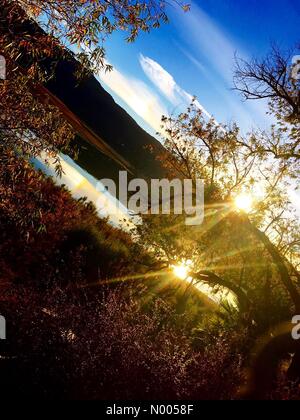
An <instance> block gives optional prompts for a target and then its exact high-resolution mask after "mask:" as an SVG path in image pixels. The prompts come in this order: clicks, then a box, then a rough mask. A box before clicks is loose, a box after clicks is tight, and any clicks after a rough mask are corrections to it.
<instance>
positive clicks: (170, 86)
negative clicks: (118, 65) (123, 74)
mask: <svg viewBox="0 0 300 420" xmlns="http://www.w3.org/2000/svg"><path fill="white" fill-rule="evenodd" d="M140 64H141V67H142V69H143V71H144V73H145V74H146V76H147V77H148V78H149V79H150V80H151V82H152V83H153V84H154V85H155V86H156V87H157V88H158V89H159V90H160V91H161V92H162V94H163V95H164V96H165V97H166V98H167V99H168V100H169V101H170V102H171V103H172V104H173V105H181V104H182V103H183V104H184V105H187V104H190V102H191V101H192V99H193V96H192V95H191V94H190V93H188V92H186V91H185V90H184V89H182V88H181V87H180V86H179V85H178V84H177V83H176V81H175V79H174V77H173V76H172V75H171V74H170V73H168V72H167V70H165V69H164V68H163V67H162V66H161V65H160V64H159V63H157V62H156V61H154V60H152V59H151V58H149V57H144V56H143V55H142V54H141V55H140ZM195 105H196V106H197V107H198V108H199V109H201V111H202V112H203V113H204V114H205V115H206V116H207V117H208V118H211V115H210V114H209V112H208V111H206V109H205V108H204V107H203V106H202V105H201V104H200V102H199V101H195Z"/></svg>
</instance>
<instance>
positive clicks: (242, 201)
mask: <svg viewBox="0 0 300 420" xmlns="http://www.w3.org/2000/svg"><path fill="white" fill-rule="evenodd" d="M234 204H235V206H236V208H237V209H238V210H240V211H243V212H245V213H249V212H250V211H251V210H252V208H253V198H252V196H251V195H250V194H246V193H242V194H239V195H237V196H236V197H235V200H234Z"/></svg>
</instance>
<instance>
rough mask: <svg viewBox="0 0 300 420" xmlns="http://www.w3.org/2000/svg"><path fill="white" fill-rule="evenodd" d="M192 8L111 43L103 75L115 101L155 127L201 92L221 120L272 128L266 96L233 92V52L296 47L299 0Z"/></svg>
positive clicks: (234, 1) (206, 1) (219, 0)
mask: <svg viewBox="0 0 300 420" xmlns="http://www.w3.org/2000/svg"><path fill="white" fill-rule="evenodd" d="M189 3H191V6H192V7H191V11H190V12H189V13H183V12H182V11H181V10H180V9H179V8H176V7H172V8H170V9H169V11H168V15H169V17H170V24H168V25H163V26H162V27H161V28H160V29H158V30H154V31H152V32H151V33H150V34H142V35H141V36H140V37H139V38H138V40H137V41H136V42H135V43H133V44H127V43H125V42H124V37H125V36H124V33H122V32H118V33H115V34H114V35H113V36H112V38H111V39H110V40H109V42H108V43H107V58H108V61H109V62H110V63H111V64H112V65H113V66H114V71H113V72H111V73H107V74H104V73H100V75H99V79H100V81H101V82H102V83H103V84H104V87H105V88H106V89H107V90H108V91H109V92H110V93H111V94H112V95H113V97H114V98H115V100H116V101H117V102H118V103H119V104H120V105H121V106H122V107H123V108H125V109H126V110H127V112H128V113H130V115H132V116H133V117H134V118H135V119H136V121H137V122H138V123H139V124H140V125H142V126H143V127H144V128H145V129H146V130H147V131H148V132H150V133H152V134H153V133H155V131H156V130H157V129H158V127H159V125H160V118H161V115H162V114H170V113H177V112H179V111H181V110H183V109H184V108H185V107H186V105H187V104H188V103H189V102H190V98H191V96H192V95H196V96H197V99H198V106H199V107H201V108H202V109H203V110H204V112H205V113H207V115H213V116H214V117H215V118H216V120H217V121H219V122H224V123H229V122H231V121H237V122H238V123H239V125H240V126H241V127H242V129H243V131H246V130H248V129H250V128H251V127H262V128H264V127H266V126H268V125H269V124H270V122H271V121H270V117H268V116H266V115H265V108H266V107H265V104H264V103H262V102H257V101H255V102H246V103H245V102H242V101H241V98H240V96H239V95H238V93H237V92H234V91H232V90H231V87H232V69H233V57H234V54H235V52H236V53H237V54H238V55H239V56H241V57H243V58H250V57H251V56H253V55H256V56H261V55H264V54H265V53H266V52H267V51H268V49H269V46H270V42H272V41H273V42H274V41H275V42H276V43H278V45H280V46H281V47H283V48H290V47H292V46H294V44H295V43H296V42H297V41H299V40H300V36H299V32H300V31H299V27H300V24H299V22H300V2H299V0H285V1H278V0H273V1H272V0H260V1H259V0H240V1H239V0H203V1H202V0H197V1H190V2H189Z"/></svg>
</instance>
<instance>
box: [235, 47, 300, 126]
mask: <svg viewBox="0 0 300 420" xmlns="http://www.w3.org/2000/svg"><path fill="white" fill-rule="evenodd" d="M299 51H300V46H298V47H297V48H296V49H295V50H294V51H289V52H283V51H281V50H280V49H279V48H278V47H277V46H276V45H273V47H272V49H271V51H270V53H269V54H268V55H267V56H266V57H265V58H263V59H261V60H259V59H256V58H254V59H252V61H246V60H243V59H240V58H236V68H235V74H234V87H235V89H236V90H237V91H239V92H241V94H242V95H243V97H244V98H245V99H246V100H247V99H268V100H269V106H270V110H271V111H272V112H273V113H274V114H275V115H276V117H277V118H278V119H279V120H282V121H287V122H290V123H294V124H296V123H299V122H300V90H299V87H300V77H298V71H297V69H298V66H299V64H298V62H293V56H295V57H296V54H297V53H299Z"/></svg>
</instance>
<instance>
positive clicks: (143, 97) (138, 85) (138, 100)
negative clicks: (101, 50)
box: [98, 67, 167, 131]
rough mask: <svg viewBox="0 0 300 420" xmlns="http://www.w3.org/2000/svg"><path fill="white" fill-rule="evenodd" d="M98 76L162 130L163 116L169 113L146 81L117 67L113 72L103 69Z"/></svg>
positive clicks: (146, 120) (136, 111) (151, 124)
mask: <svg viewBox="0 0 300 420" xmlns="http://www.w3.org/2000/svg"><path fill="white" fill-rule="evenodd" d="M98 77H99V79H100V80H101V81H102V82H103V83H105V84H106V86H108V87H109V88H110V89H111V90H112V91H113V92H114V93H116V94H117V95H118V96H119V97H120V98H121V99H122V100H123V101H124V102H125V103H126V104H127V105H128V106H129V107H130V108H131V109H132V110H133V111H134V112H135V113H136V114H137V115H139V116H140V117H141V118H142V119H143V120H144V121H145V122H146V123H147V124H149V126H150V127H151V128H153V129H154V130H155V131H160V125H161V117H162V115H167V110H166V109H165V107H164V106H163V104H162V103H161V102H160V100H159V97H158V96H157V95H155V93H154V92H153V91H152V90H151V89H150V88H149V87H148V86H147V85H146V84H145V83H143V82H142V81H140V80H138V79H136V78H133V77H130V76H127V75H125V74H123V73H121V72H120V71H119V70H117V69H116V68H115V67H114V69H113V70H112V71H111V72H105V71H101V72H100V73H99V75H98Z"/></svg>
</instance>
